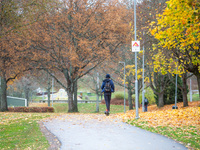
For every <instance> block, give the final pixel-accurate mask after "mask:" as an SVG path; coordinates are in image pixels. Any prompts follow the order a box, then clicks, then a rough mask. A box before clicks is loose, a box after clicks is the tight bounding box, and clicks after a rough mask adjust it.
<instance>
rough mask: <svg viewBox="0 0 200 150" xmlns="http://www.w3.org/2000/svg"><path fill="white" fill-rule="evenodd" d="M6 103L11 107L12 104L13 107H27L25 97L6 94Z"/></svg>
mask: <svg viewBox="0 0 200 150" xmlns="http://www.w3.org/2000/svg"><path fill="white" fill-rule="evenodd" d="M7 105H8V107H12V106H14V107H17V106H25V107H27V99H25V98H18V97H12V96H7Z"/></svg>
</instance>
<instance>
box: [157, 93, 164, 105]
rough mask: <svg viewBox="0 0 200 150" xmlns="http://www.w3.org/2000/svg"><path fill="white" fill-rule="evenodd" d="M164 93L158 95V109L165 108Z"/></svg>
mask: <svg viewBox="0 0 200 150" xmlns="http://www.w3.org/2000/svg"><path fill="white" fill-rule="evenodd" d="M163 95H164V94H163V92H161V93H158V107H163V106H164V99H163Z"/></svg>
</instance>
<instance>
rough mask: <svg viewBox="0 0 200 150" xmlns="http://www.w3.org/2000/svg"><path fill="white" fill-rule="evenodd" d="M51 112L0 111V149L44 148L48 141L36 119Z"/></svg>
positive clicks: (39, 149)
mask: <svg viewBox="0 0 200 150" xmlns="http://www.w3.org/2000/svg"><path fill="white" fill-rule="evenodd" d="M51 115H52V114H44V113H43V114H39V113H9V112H1V113H0V141H1V142H0V149H3V150H11V149H19V150H21V149H22V150H24V149H35V150H36V149H37V150H44V149H46V148H47V147H49V143H48V141H47V140H46V137H44V136H43V135H42V133H41V131H40V128H39V124H38V123H37V121H38V120H41V119H42V118H46V117H50V116H51Z"/></svg>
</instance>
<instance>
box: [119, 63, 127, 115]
mask: <svg viewBox="0 0 200 150" xmlns="http://www.w3.org/2000/svg"><path fill="white" fill-rule="evenodd" d="M119 63H122V64H124V113H126V100H125V74H126V72H125V62H122V61H120V62H119Z"/></svg>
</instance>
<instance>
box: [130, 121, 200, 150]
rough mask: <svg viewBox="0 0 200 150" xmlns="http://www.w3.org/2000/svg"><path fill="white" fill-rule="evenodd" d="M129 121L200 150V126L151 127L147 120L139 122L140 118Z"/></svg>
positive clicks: (194, 149) (192, 148)
mask: <svg viewBox="0 0 200 150" xmlns="http://www.w3.org/2000/svg"><path fill="white" fill-rule="evenodd" d="M127 123H129V124H131V125H133V126H136V127H139V128H142V129H145V130H147V131H150V132H154V133H158V134H161V135H164V136H167V137H169V138H171V139H174V140H176V141H179V142H180V143H181V144H184V145H185V146H186V147H188V148H189V149H191V150H200V144H199V143H200V136H199V134H200V133H199V127H196V126H184V127H170V126H165V127H164V126H157V127H150V126H148V123H147V122H143V123H141V122H140V123H139V122H138V120H133V121H128V122H127Z"/></svg>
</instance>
